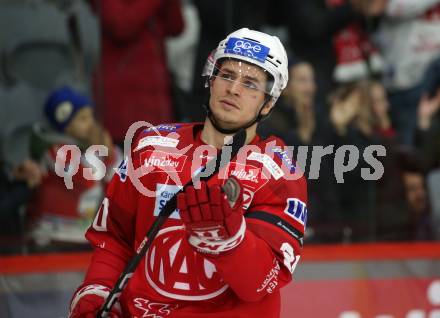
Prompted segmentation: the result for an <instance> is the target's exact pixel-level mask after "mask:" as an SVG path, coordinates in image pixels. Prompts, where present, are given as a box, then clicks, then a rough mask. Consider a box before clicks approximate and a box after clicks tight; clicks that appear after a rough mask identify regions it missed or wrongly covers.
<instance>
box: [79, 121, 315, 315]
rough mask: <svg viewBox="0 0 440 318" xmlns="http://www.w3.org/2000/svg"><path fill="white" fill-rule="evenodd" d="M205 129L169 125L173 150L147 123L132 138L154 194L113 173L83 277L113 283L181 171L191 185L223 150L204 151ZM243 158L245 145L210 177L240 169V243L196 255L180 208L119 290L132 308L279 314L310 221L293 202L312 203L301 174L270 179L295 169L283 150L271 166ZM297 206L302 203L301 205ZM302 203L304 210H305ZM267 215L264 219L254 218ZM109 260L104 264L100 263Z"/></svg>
mask: <svg viewBox="0 0 440 318" xmlns="http://www.w3.org/2000/svg"><path fill="white" fill-rule="evenodd" d="M200 129H201V126H200V125H178V124H175V125H170V126H168V127H162V128H161V134H162V136H161V138H163V137H164V136H168V138H173V139H177V146H175V148H173V147H161V146H154V147H153V146H151V145H149V144H148V142H149V141H150V140H152V139H151V138H150V139H148V137H151V135H154V132H153V131H151V130H147V131H144V132H143V134H141V135H140V136H139V139H138V140H137V141H136V142H135V143H134V144H133V148H136V150H134V151H132V153H131V155H132V161H131V162H133V164H134V165H135V168H139V167H144V168H149V170H148V173H147V174H146V175H144V176H142V177H140V179H139V181H140V182H141V186H143V187H144V188H143V189H142V191H147V190H149V191H151V192H150V194H148V195H147V194H145V193H140V192H138V191H139V189H140V188H139V184H137V185H136V187H135V186H134V185H133V182H132V181H135V180H131V179H130V177H127V178H125V177H122V176H121V173H119V175H115V176H114V178H113V180H112V182H111V183H110V185H109V189H108V191H107V196H106V199H105V204H103V208H102V209H100V211H99V212H98V214H97V216H96V218H95V221H94V222H93V226H92V227H91V228H90V229H89V231H88V232H87V238H88V240H89V241H90V242H91V243H92V244H93V245H94V246H95V247H96V250H95V254H94V258H93V261H92V263H91V265H90V268H89V270H88V274H87V277H86V279H85V282H84V285H89V284H102V285H105V286H110V285H112V284H114V282H115V281H116V278H117V273H120V272H121V268H122V264H123V263H124V260H128V259H129V257H130V255H131V254H133V253H134V251H135V250H136V249H138V248H139V246H140V244H141V243H142V241H143V239H144V236H145V234H146V233H147V230H148V229H149V228H150V226H151V224H152V222H153V221H154V219H155V215H157V213H158V212H159V210H160V207H161V206H163V205H164V204H165V202H166V201H167V200H169V199H170V198H171V197H172V194H173V193H175V192H177V191H178V186H177V185H178V180H176V179H173V175H174V173H176V174H177V175H178V179H179V180H180V181H181V184H186V183H187V182H188V181H189V179H190V178H191V176H192V175H193V174H194V172H195V171H196V170H198V169H199V168H200V164H199V161H200V162H202V161H203V160H205V158H206V157H207V156H208V155H209V156H215V155H216V152H217V151H216V149H213V147H208V146H206V145H205V146H206V147H205V148H204V150H206V152H208V153H206V152H198V151H199V149H198V148H196V147H194V146H193V145H194V144H197V143H198V142H200V140H199V139H198V138H197V137H196V136H197V132H198V131H199V130H200ZM158 140H159V141H161V142H165V141H168V142H169V140H168V139H167V140H165V139H160V138H159V139H154V140H153V141H155V142H157V141H158ZM275 146H278V147H283V146H284V144H283V143H282V141H280V140H279V139H276V138H268V139H265V140H262V141H261V140H259V139H258V138H256V139H254V142H253V144H252V145H251V147H253V148H252V149H251V150H250V151H249V153H252V152H254V151H256V149H259V151H261V152H262V153H268V155H269V156H270V150H268V149H273V148H272V147H275ZM202 147H203V145H202ZM266 148H267V149H266ZM183 149H185V151H183V152H180V151H182V150H183ZM248 149H249V148H248ZM273 154H274V152H272V155H273ZM152 157H154V158H155V159H154V160H152ZM243 158H244V159H246V158H247V154H246V153H244V154H242V155H241V156H238V158H237V159H236V160H233V161H232V162H231V163H229V164H228V165H227V166H225V167H224V168H222V169H221V170H220V172H219V174H218V175H217V176H213V177H212V178H211V179H210V180H209V181H208V186H212V185H214V184H223V183H224V181H225V180H226V178H227V177H229V176H231V175H234V176H236V177H237V178H238V179H239V180H240V182H242V184H243V187H244V191H243V199H244V198H245V194H246V202H244V205H245V207H244V215H245V220H246V223H247V227H248V229H247V230H246V233H245V236H244V239H243V241H242V243H241V244H240V245H239V246H238V247H236V248H235V249H233V250H230V251H226V252H224V253H221V254H220V255H218V256H213V257H210V256H209V255H205V254H201V253H198V252H196V251H195V250H194V249H193V247H192V246H191V245H190V244H189V242H188V240H187V238H188V237H187V233H186V230H185V228H184V226H183V222H182V220H181V219H180V217H179V213H178V212H177V211H176V212H174V213H173V214H172V215H171V216H170V218H169V219H168V220H167V221H166V223H165V224H164V226H163V228H162V229H161V230H160V231H159V233H158V235H157V236H156V238H155V239H154V241H153V242H152V245H151V247H150V249H149V250H148V252H147V255H146V256H145V257H144V258H143V259H142V261H141V263H140V264H139V266H138V267H137V269H136V271H135V272H134V274H133V277H132V278H131V280H130V282H129V283H128V286H127V288H126V289H125V291H124V292H123V293H122V295H121V306H122V308H123V312H124V314H125V315H126V316H130V315H131V316H142V315H147V314H148V315H150V314H156V315H159V314H162V316H163V317H193V318H195V317H211V318H214V317H217V318H220V317H232V316H233V317H238V318H245V317H249V318H250V317H252V318H253V317H269V318H270V317H273V318H274V317H278V316H279V310H280V291H279V289H280V288H281V287H282V286H284V285H286V284H287V283H289V282H290V281H291V273H290V271H292V267H293V262H295V264H296V262H297V260H299V255H300V254H301V249H302V246H301V245H302V236H303V234H304V227H305V223H306V220H305V218H304V217H303V218H302V220H300V218H299V216H298V215H297V213H296V212H297V211H296V210H297V206H300V204H299V202H303V203H304V204H305V203H306V202H307V195H306V182H305V179H304V178H303V177H302V178H301V179H299V180H291V179H289V180H288V179H284V178H279V179H275V178H273V177H271V173H270V172H271V171H270V170H271V169H274V166H278V167H283V171H288V170H290V169H291V167H290V166H287V164H286V162H285V161H282V158H281V157H279V156H273V161H274V164H273V165H271V166H270V168H269V169H267V167H265V166H264V165H263V164H262V163H261V162H259V161H258V160H252V159H251V160H245V161H244V162H243V161H241V159H243ZM172 168H173V169H174V170H173V169H172ZM284 168H285V169H284ZM130 169H131V168H130V167H129V168H128V170H129V171H130ZM272 173H273V170H272ZM106 200H107V201H106ZM291 200H296V201H295V202H296V204H295V205H290V204H289V203H290V201H291ZM291 206H292V207H293V206H294V207H295V209H294V211H291V209H290V207H291ZM303 207H304V210H301V211H303V212H304V214H306V210H305V206H303ZM261 214H263V215H264V216H265V217H266V219H264V218H263V219H261V218H260V219H258V218H255V215H261ZM252 216H254V217H253V218H252ZM286 229H287V230H286ZM296 233H297V234H296ZM296 235H297V236H296ZM286 246H288V247H289V248H290V249H286V248H285V247H286ZM103 266H104V267H106V268H107V269H104V270H103V269H102V267H103ZM112 268H113V269H112Z"/></svg>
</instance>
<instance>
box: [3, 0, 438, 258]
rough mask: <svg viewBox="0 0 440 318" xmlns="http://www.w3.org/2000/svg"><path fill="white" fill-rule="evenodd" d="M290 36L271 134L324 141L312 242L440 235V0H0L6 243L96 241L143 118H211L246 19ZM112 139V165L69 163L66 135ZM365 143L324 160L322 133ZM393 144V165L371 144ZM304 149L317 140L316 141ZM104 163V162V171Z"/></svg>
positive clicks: (28, 247) (7, 246) (314, 192)
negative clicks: (368, 155)
mask: <svg viewBox="0 0 440 318" xmlns="http://www.w3.org/2000/svg"><path fill="white" fill-rule="evenodd" d="M241 27H248V28H251V29H257V30H262V31H265V32H268V33H271V34H275V35H277V36H279V37H280V39H281V40H282V42H283V43H284V44H285V46H286V48H287V50H288V55H289V83H288V86H287V88H286V89H285V91H284V93H283V95H282V97H281V98H280V99H279V101H278V102H277V105H276V107H275V109H274V111H273V112H272V114H271V115H270V117H269V118H268V119H267V120H265V121H264V122H263V123H261V125H260V127H259V133H260V134H261V135H262V136H266V135H269V134H275V135H277V136H279V137H281V138H282V139H284V140H285V141H286V143H287V144H288V145H290V146H294V151H293V152H292V155H293V158H294V159H298V162H299V161H300V160H299V156H300V154H299V153H298V152H297V150H298V149H299V148H298V147H299V146H305V147H308V148H307V149H308V152H307V156H306V157H305V159H304V160H303V161H304V166H303V167H302V168H303V170H304V173H305V175H306V177H308V179H309V180H308V188H309V202H308V224H307V231H306V240H308V241H309V242H310V243H350V242H366V241H412V240H436V239H437V240H438V239H439V238H440V199H439V198H440V170H439V168H440V0H413V1H408V0H307V1H299V0H279V1H267V0H223V1H207V0H192V1H191V0H180V1H179V0H148V1H146V0H101V1H99V0H89V1H86V0H81V1H80V0H77V1H73V0H63V1H55V0H53V1H50V0H3V1H1V2H0V167H1V169H0V253H3V254H6V253H29V252H40V251H59V250H64V251H65V250H78V249H87V248H88V247H87V245H86V244H85V240H84V236H83V234H84V231H85V229H86V228H87V227H88V226H89V225H90V222H92V220H93V216H94V214H95V212H96V210H97V209H98V208H99V205H100V202H101V200H102V197H103V193H104V191H105V186H106V183H107V182H108V181H109V180H110V179H111V177H112V173H113V172H114V169H112V168H116V167H118V165H119V163H120V162H121V160H122V159H123V155H122V146H123V142H124V136H125V133H126V131H127V129H128V127H129V126H130V124H131V123H133V122H135V121H138V120H144V121H147V122H149V123H152V124H154V125H157V124H161V123H173V122H188V121H201V120H203V118H204V116H205V108H204V107H203V105H204V104H205V103H206V101H207V96H208V95H207V91H206V88H205V81H204V80H203V79H202V77H201V74H202V71H203V67H204V65H205V62H206V59H207V57H208V55H209V53H210V51H211V50H212V49H214V48H215V47H216V46H217V44H218V42H219V41H220V40H221V39H223V38H224V37H225V36H226V35H227V34H228V33H230V32H232V31H234V30H236V29H238V28H241ZM72 144H73V145H77V146H78V148H79V149H80V151H81V153H82V156H81V161H80V164H79V169H80V170H79V171H80V172H81V171H82V169H84V168H87V167H89V168H90V163H89V162H88V161H87V160H86V158H85V157H84V153H85V151H86V150H87V149H89V148H90V147H91V146H93V145H97V144H102V145H105V146H106V147H107V149H108V153H106V154H105V156H104V159H103V161H104V164H105V166H106V167H107V169H106V173H105V172H103V174H102V175H103V178H101V179H100V180H98V181H96V180H89V179H87V178H84V177H83V176H82V174H81V173H78V174H75V171H74V170H75V169H73V168H72V167H65V169H64V172H63V173H65V174H71V175H72V176H73V179H72V180H73V186H74V189H73V190H68V189H66V186H65V184H64V179H63V178H60V177H59V176H58V175H59V171H56V169H55V161H56V158H57V154H58V155H59V154H60V152H61V153H63V155H64V157H65V158H69V153H68V152H65V153H64V152H63V151H65V150H64V148H63V146H64V145H72ZM330 145H333V146H334V149H335V150H336V149H339V148H340V147H343V146H344V145H354V146H356V147H357V149H359V153H360V162H359V164H358V165H357V166H356V167H355V168H354V169H353V170H351V171H349V172H347V173H345V174H344V182H343V183H340V182H338V179H337V178H336V177H335V173H334V165H335V154H334V152H333V154H331V155H327V156H324V157H323V158H322V161H321V165H320V173H319V178H317V179H316V178H312V177H311V176H310V174H309V172H310V170H309V168H310V164H311V158H312V152H313V149H314V148H313V146H321V147H328V146H330ZM370 145H382V146H383V147H385V149H386V156H378V157H377V158H378V159H379V160H380V162H381V164H382V165H383V167H384V174H383V176H382V177H381V178H380V179H379V180H364V178H363V177H362V170H363V169H364V168H371V167H370V166H369V165H368V164H367V162H366V161H365V158H364V157H363V156H362V154H363V153H364V150H365V149H366V148H367V147H368V146H370ZM302 149H304V147H302ZM95 172H96V171H95Z"/></svg>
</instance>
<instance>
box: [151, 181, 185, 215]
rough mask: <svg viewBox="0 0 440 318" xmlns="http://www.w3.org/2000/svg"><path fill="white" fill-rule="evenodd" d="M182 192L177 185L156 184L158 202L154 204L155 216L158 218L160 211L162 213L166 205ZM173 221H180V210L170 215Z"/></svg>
mask: <svg viewBox="0 0 440 318" xmlns="http://www.w3.org/2000/svg"><path fill="white" fill-rule="evenodd" d="M179 190H180V187H179V186H177V185H170V184H162V183H158V184H156V202H155V204H154V212H153V215H154V216H158V215H159V213H160V211H162V209H163V207H164V206H165V204H166V203H167V202H168V201H169V200H170V199H171V198H172V197H173V196H174V195H175V194H176V193H177V192H178V191H179ZM170 218H172V219H180V215H179V212H178V210H177V209H176V210H174V212H173V213H172V214H171V215H170Z"/></svg>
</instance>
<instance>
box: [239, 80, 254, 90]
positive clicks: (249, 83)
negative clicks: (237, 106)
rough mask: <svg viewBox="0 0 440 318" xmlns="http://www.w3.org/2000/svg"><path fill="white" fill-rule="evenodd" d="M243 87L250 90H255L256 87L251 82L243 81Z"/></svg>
mask: <svg viewBox="0 0 440 318" xmlns="http://www.w3.org/2000/svg"><path fill="white" fill-rule="evenodd" d="M242 84H243V86H244V87H246V88H249V89H252V90H257V89H258V85H257V84H256V83H255V82H252V81H243V83H242Z"/></svg>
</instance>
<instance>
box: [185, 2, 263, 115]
mask: <svg viewBox="0 0 440 318" xmlns="http://www.w3.org/2000/svg"><path fill="white" fill-rule="evenodd" d="M193 2H194V5H195V6H196V7H197V10H198V13H199V19H200V34H199V41H198V47H197V54H196V60H195V66H194V73H193V89H192V91H193V98H194V101H193V103H192V105H189V107H191V109H190V114H189V115H190V116H191V119H192V120H196V121H201V120H203V119H204V118H205V116H206V111H205V109H204V108H203V107H202V105H203V104H204V103H205V102H206V98H207V97H206V94H207V93H206V89H205V83H204V81H201V80H200V76H201V74H202V71H203V67H204V65H205V61H206V58H207V57H208V55H209V54H210V52H211V50H212V48H213V47H217V45H218V42H220V40H222V39H223V38H224V37H225V35H226V34H229V33H231V32H232V31H233V30H238V29H240V28H244V27H246V28H250V29H253V30H259V29H260V28H261V27H262V25H263V24H264V22H265V21H266V19H267V17H266V15H267V14H268V1H267V0H240V1H237V0H223V1H206V0H193Z"/></svg>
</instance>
